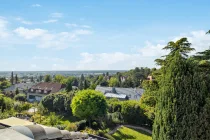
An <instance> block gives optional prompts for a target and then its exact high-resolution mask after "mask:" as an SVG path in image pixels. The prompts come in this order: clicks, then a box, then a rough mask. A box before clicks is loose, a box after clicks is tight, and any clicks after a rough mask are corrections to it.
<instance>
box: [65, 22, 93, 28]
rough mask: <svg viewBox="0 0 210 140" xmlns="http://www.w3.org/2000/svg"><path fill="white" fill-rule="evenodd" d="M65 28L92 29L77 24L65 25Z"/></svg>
mask: <svg viewBox="0 0 210 140" xmlns="http://www.w3.org/2000/svg"><path fill="white" fill-rule="evenodd" d="M65 26H66V27H68V28H77V27H79V28H91V26H89V25H79V24H75V23H65Z"/></svg>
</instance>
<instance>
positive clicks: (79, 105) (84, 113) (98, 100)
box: [71, 90, 107, 125]
mask: <svg viewBox="0 0 210 140" xmlns="http://www.w3.org/2000/svg"><path fill="white" fill-rule="evenodd" d="M71 108H72V112H73V114H74V115H75V116H77V117H79V118H81V119H87V120H89V121H90V120H92V119H98V117H103V116H105V114H106V110H107V103H106V99H105V97H104V95H103V94H102V93H101V92H98V91H95V90H82V91H79V92H78V93H77V94H76V96H75V97H74V98H73V100H72V103H71ZM89 125H90V123H89Z"/></svg>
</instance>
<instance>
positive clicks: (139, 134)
mask: <svg viewBox="0 0 210 140" xmlns="http://www.w3.org/2000/svg"><path fill="white" fill-rule="evenodd" d="M112 136H113V137H114V138H115V139H116V140H152V136H151V134H148V133H147V132H144V131H142V130H135V129H131V128H127V127H122V128H120V129H119V130H117V131H116V132H115V133H114V134H113V135H112Z"/></svg>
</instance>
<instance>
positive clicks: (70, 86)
mask: <svg viewBox="0 0 210 140" xmlns="http://www.w3.org/2000/svg"><path fill="white" fill-rule="evenodd" d="M72 83H73V81H72V80H70V79H68V80H67V82H66V91H67V92H69V91H71V90H72Z"/></svg>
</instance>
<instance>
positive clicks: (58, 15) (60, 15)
mask: <svg viewBox="0 0 210 140" xmlns="http://www.w3.org/2000/svg"><path fill="white" fill-rule="evenodd" d="M51 17H53V18H62V17H63V13H52V14H51Z"/></svg>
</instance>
